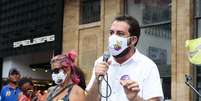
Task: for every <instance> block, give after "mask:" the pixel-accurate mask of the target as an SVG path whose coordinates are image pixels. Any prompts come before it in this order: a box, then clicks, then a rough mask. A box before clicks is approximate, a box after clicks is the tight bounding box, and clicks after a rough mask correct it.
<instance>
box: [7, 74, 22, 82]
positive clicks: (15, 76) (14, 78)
mask: <svg viewBox="0 0 201 101" xmlns="http://www.w3.org/2000/svg"><path fill="white" fill-rule="evenodd" d="M9 79H10V81H11V82H17V81H19V80H20V74H15V73H14V74H10V75H9Z"/></svg>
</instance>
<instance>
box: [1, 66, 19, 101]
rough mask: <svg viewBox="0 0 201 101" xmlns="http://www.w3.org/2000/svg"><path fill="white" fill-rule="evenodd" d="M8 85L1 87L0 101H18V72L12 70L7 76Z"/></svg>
mask: <svg viewBox="0 0 201 101" xmlns="http://www.w3.org/2000/svg"><path fill="white" fill-rule="evenodd" d="M8 79H9V83H8V84H7V85H5V86H3V87H2V90H1V96H0V97H1V101H18V97H19V95H20V94H21V90H20V89H19V88H18V86H17V83H18V81H19V80H20V72H19V71H18V70H17V69H15V68H12V69H10V71H9V74H8Z"/></svg>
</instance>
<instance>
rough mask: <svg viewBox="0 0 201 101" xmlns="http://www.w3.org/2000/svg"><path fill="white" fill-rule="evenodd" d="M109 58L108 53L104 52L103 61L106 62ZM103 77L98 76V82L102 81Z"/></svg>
mask: <svg viewBox="0 0 201 101" xmlns="http://www.w3.org/2000/svg"><path fill="white" fill-rule="evenodd" d="M109 58H110V53H109V52H108V51H106V52H105V53H104V54H103V61H104V62H107V61H108V59H109ZM103 77H104V75H99V77H98V80H99V81H101V80H102V79H103Z"/></svg>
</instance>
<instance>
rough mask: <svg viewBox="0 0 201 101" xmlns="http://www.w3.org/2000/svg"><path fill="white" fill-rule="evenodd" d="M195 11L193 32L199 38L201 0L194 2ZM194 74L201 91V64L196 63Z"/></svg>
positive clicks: (200, 32) (200, 91)
mask: <svg viewBox="0 0 201 101" xmlns="http://www.w3.org/2000/svg"><path fill="white" fill-rule="evenodd" d="M194 3H195V4H194V10H195V11H194V12H195V16H194V22H195V23H194V30H193V31H194V33H193V38H198V37H201V1H200V0H195V2H194ZM193 69H194V74H196V75H195V77H194V78H195V79H194V80H196V81H194V82H195V83H196V84H195V85H196V89H197V90H198V91H199V93H201V66H197V65H194V68H193ZM195 96H196V98H195V99H196V100H195V101H201V98H200V97H198V96H197V95H196V94H195Z"/></svg>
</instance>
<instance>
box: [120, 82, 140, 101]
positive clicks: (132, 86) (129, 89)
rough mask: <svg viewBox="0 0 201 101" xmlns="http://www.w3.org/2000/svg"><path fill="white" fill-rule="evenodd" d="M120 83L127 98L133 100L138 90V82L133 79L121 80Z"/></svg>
mask: <svg viewBox="0 0 201 101" xmlns="http://www.w3.org/2000/svg"><path fill="white" fill-rule="evenodd" d="M120 84H121V85H122V86H123V88H124V91H125V93H126V96H127V98H128V100H129V101H135V99H137V95H138V93H139V91H140V88H139V84H138V83H137V82H136V81H133V80H121V81H120Z"/></svg>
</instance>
